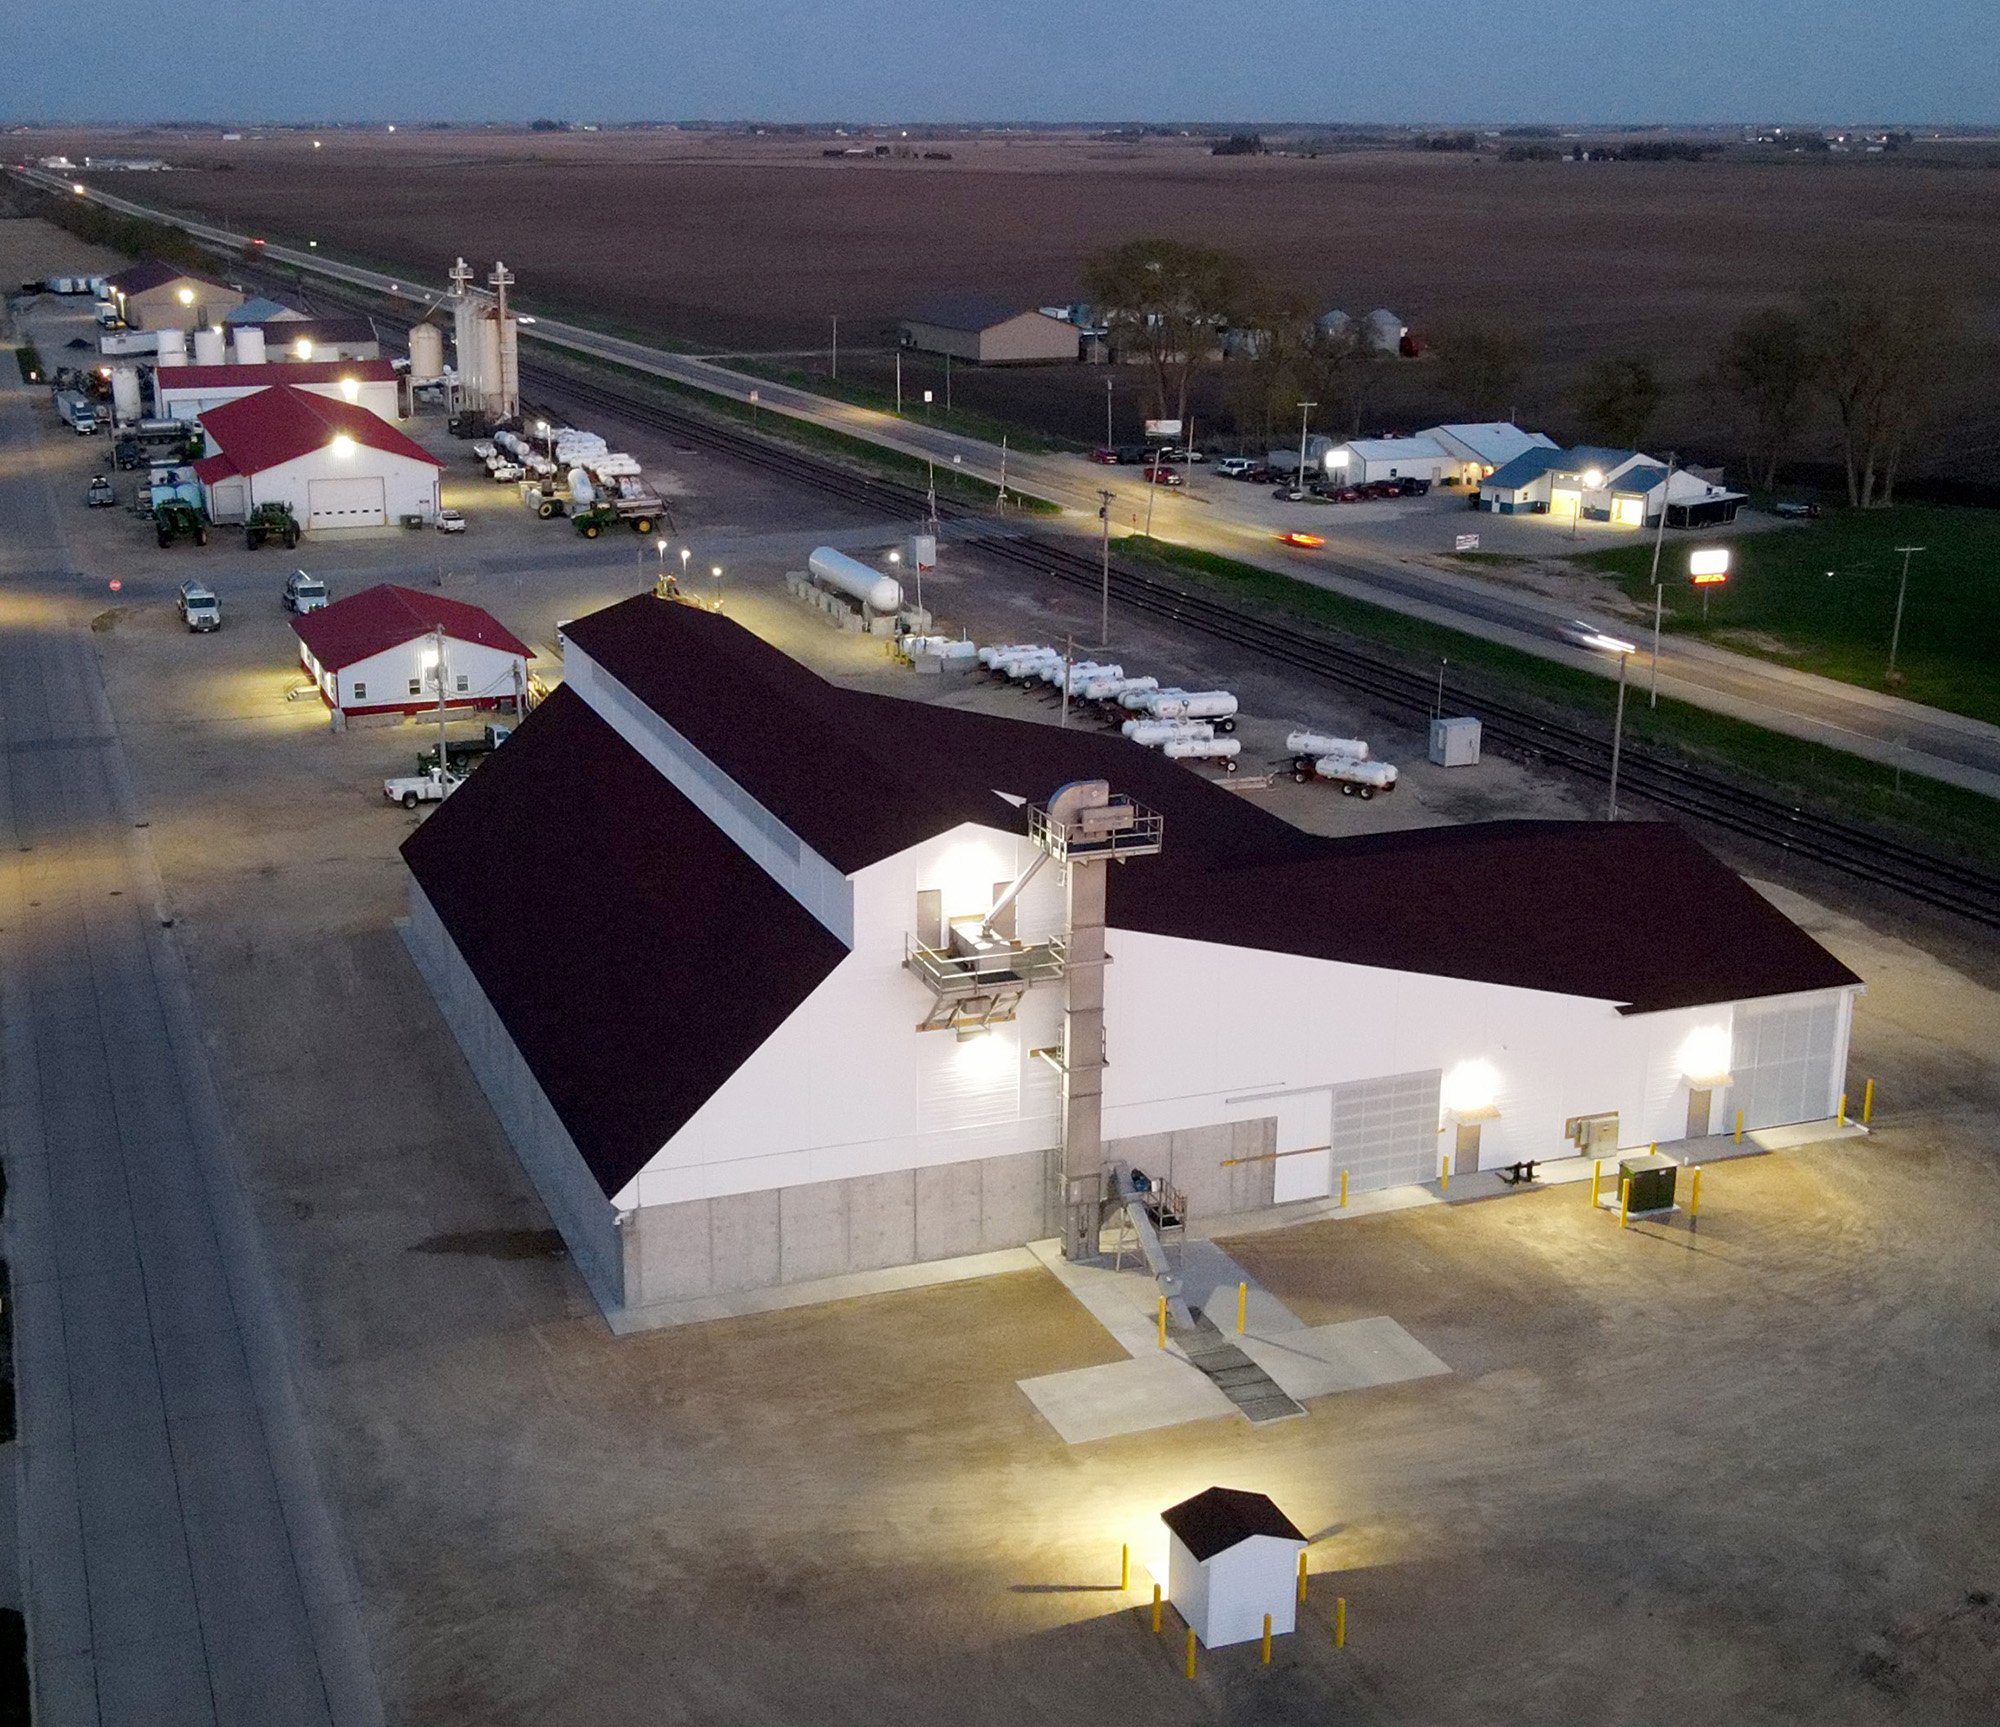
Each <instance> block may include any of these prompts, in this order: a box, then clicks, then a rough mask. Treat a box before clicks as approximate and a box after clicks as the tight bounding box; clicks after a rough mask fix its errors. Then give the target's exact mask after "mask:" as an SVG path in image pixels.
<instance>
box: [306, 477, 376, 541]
mask: <svg viewBox="0 0 2000 1727" xmlns="http://www.w3.org/2000/svg"><path fill="white" fill-rule="evenodd" d="M306 509H307V519H306V527H307V528H308V529H311V528H379V527H383V526H385V525H386V524H387V522H388V519H389V516H388V511H387V509H386V508H385V507H384V505H383V502H382V480H381V477H380V476H379V475H378V476H377V477H376V478H374V479H362V478H356V479H352V480H310V481H308V482H307V484H306Z"/></svg>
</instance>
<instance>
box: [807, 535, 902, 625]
mask: <svg viewBox="0 0 2000 1727" xmlns="http://www.w3.org/2000/svg"><path fill="white" fill-rule="evenodd" d="M806 568H807V569H809V570H811V571H812V573H813V575H814V576H815V577H816V578H818V579H819V580H820V581H822V582H824V583H825V584H826V585H827V586H828V587H830V588H832V589H834V590H835V591H836V592H838V593H843V594H845V595H846V596H847V597H848V598H849V599H851V600H859V601H860V602H861V604H862V605H864V606H866V607H867V608H868V609H869V610H870V611H871V612H893V611H895V610H897V609H898V608H899V607H900V606H901V605H902V603H903V588H902V584H901V583H900V582H898V581H897V580H896V578H895V577H894V576H885V575H883V574H882V572H881V571H880V570H871V569H870V568H869V567H868V566H867V565H866V564H864V563H862V562H861V561H860V560H859V559H858V558H850V557H849V556H848V555H847V554H846V553H845V552H836V551H835V550H834V549H833V548H832V547H831V546H819V547H816V548H814V551H813V554H812V556H811V557H809V558H807V559H806Z"/></svg>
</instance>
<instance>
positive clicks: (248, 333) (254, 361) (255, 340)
mask: <svg viewBox="0 0 2000 1727" xmlns="http://www.w3.org/2000/svg"><path fill="white" fill-rule="evenodd" d="M269 357H270V356H269V353H268V351H267V349H266V348H265V345H264V332H263V331H262V330H258V329H254V328H253V329H243V330H238V331H237V332H236V363H237V365H239V366H261V365H263V364H264V362H265V361H266V360H267V359H268V358H269Z"/></svg>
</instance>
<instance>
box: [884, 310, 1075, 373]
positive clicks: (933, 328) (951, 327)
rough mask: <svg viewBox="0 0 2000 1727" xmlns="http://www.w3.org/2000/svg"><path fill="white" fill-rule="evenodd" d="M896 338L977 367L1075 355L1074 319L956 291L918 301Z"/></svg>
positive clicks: (1032, 362) (1033, 363)
mask: <svg viewBox="0 0 2000 1727" xmlns="http://www.w3.org/2000/svg"><path fill="white" fill-rule="evenodd" d="M899 339H900V340H901V342H902V344H903V346H904V347H906V348H915V349H916V350H918V351H919V352H920V353H925V354H949V355H950V356H951V357H952V358H953V359H954V360H966V361H970V362H971V363H972V364H973V365H975V366H1040V365H1050V364H1052V363H1054V362H1056V361H1059V360H1074V359H1075V358H1076V357H1077V332H1076V326H1075V325H1074V324H1070V323H1065V322H1064V321H1063V320H1062V319H1061V318H1051V317H1050V316H1049V315H1048V314H1047V313H1046V312H1035V311H1027V312H1024V311H1021V310H1020V309H1019V308H1018V307H1015V306H1010V305H1008V304H1007V302H1006V301H1004V300H993V299H988V298H986V297H985V296H984V295H979V294H960V295H955V296H952V297H950V298H947V299H941V300H933V301H930V302H928V303H927V304H925V305H922V306H919V307H918V308H917V309H916V310H915V311H913V312H912V313H910V315H909V316H908V317H906V318H905V319H903V321H902V324H901V326H900V329H899Z"/></svg>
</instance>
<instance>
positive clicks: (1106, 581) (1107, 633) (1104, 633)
mask: <svg viewBox="0 0 2000 1727" xmlns="http://www.w3.org/2000/svg"><path fill="white" fill-rule="evenodd" d="M1116 496H1117V493H1115V492H1113V491H1111V490H1110V489H1109V488H1108V487H1107V488H1106V489H1105V490H1103V491H1100V492H1099V493H1098V494H1097V519H1098V520H1099V521H1100V522H1102V523H1103V524H1104V575H1103V580H1102V582H1101V583H1100V585H1099V588H1098V607H1099V611H1098V623H1097V642H1098V646H1099V647H1101V648H1108V647H1110V646H1111V500H1112V499H1113V498H1115V497H1116Z"/></svg>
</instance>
